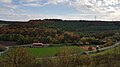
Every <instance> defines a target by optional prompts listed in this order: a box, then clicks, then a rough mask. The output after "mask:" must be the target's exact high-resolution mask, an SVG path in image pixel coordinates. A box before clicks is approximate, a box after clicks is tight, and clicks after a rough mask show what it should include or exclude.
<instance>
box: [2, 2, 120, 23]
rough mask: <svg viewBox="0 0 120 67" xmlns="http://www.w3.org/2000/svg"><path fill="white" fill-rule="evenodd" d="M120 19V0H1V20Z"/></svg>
mask: <svg viewBox="0 0 120 67" xmlns="http://www.w3.org/2000/svg"><path fill="white" fill-rule="evenodd" d="M95 16H96V18H97V20H119V17H120V0H0V20H12V21H28V20H30V19H46V18H49V19H53V18H54V19H69V20H83V19H84V20H94V19H95Z"/></svg>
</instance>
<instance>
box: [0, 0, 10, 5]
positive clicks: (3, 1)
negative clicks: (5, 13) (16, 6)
mask: <svg viewBox="0 0 120 67" xmlns="http://www.w3.org/2000/svg"><path fill="white" fill-rule="evenodd" d="M0 2H1V3H7V4H10V3H12V0H0Z"/></svg>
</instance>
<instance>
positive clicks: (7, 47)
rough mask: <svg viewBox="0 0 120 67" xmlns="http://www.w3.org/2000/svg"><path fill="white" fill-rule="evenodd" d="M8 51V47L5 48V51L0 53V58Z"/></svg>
mask: <svg viewBox="0 0 120 67" xmlns="http://www.w3.org/2000/svg"><path fill="white" fill-rule="evenodd" d="M8 50H9V47H6V50H5V51H2V52H0V56H1V55H2V54H3V53H5V52H6V51H8Z"/></svg>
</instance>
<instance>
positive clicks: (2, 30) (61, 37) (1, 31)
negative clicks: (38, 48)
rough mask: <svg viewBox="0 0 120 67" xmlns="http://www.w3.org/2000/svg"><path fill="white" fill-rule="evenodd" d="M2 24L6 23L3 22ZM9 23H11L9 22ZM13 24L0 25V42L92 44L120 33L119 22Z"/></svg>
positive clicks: (39, 21) (34, 21)
mask: <svg viewBox="0 0 120 67" xmlns="http://www.w3.org/2000/svg"><path fill="white" fill-rule="evenodd" d="M2 23H6V22H4V21H2ZM7 23H10V22H9V21H7ZM11 23H12V24H8V25H3V26H2V24H0V25H1V27H0V41H14V42H16V43H17V44H30V43H33V42H42V43H73V42H80V43H82V44H92V43H91V41H93V40H95V41H98V40H99V39H102V38H105V37H108V36H112V35H114V34H115V33H120V22H118V21H115V22H111V21H107V22H105V21H85V20H81V21H73V20H71V21H70V20H60V19H45V20H30V21H28V22H19V23H18V22H11ZM89 39H90V40H89ZM97 44H98V43H97Z"/></svg>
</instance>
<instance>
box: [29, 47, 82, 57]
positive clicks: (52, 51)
mask: <svg viewBox="0 0 120 67" xmlns="http://www.w3.org/2000/svg"><path fill="white" fill-rule="evenodd" d="M63 47H64V46H63ZM63 47H46V48H27V49H28V52H29V53H31V54H32V55H33V56H40V57H46V56H47V57H49V56H55V55H56V54H57V53H58V52H59V51H60V50H61V48H63ZM66 47H67V48H70V49H71V50H73V51H75V50H78V52H83V51H84V50H83V49H81V48H80V47H77V46H66Z"/></svg>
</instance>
